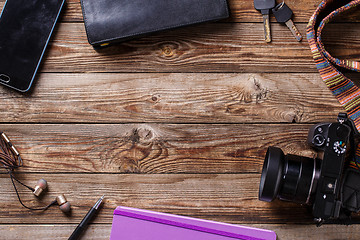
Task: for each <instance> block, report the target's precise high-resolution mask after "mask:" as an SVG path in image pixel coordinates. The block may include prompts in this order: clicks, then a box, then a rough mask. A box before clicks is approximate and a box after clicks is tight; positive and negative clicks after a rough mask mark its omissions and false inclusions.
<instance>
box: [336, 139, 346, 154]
mask: <svg viewBox="0 0 360 240" xmlns="http://www.w3.org/2000/svg"><path fill="white" fill-rule="evenodd" d="M333 149H334V151H335V153H336V154H337V155H340V154H344V153H345V151H346V144H345V142H343V141H335V142H334V146H333Z"/></svg>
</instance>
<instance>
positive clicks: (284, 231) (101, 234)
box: [0, 224, 360, 240]
mask: <svg viewBox="0 0 360 240" xmlns="http://www.w3.org/2000/svg"><path fill="white" fill-rule="evenodd" d="M245 225H246V226H249V227H255V228H263V229H269V230H272V231H275V232H276V234H277V236H278V238H277V239H278V240H286V239H297V240H308V239H318V240H339V239H342V240H346V239H349V240H351V239H353V240H355V239H359V238H360V234H359V230H360V226H359V225H352V226H336V227H334V226H329V225H328V226H321V227H320V228H317V227H316V226H315V225H293V224H286V225H280V224H245ZM75 228H76V225H75V224H69V225H35V226H34V225H0V234H1V236H3V237H4V238H5V239H7V240H18V239H30V238H33V239H42V240H60V239H66V238H68V237H69V236H70V235H71V233H72V231H73V230H74V229H75ZM110 232H111V225H110V224H92V225H90V226H89V228H88V229H87V230H86V231H85V233H84V236H83V239H89V240H91V239H94V240H95V239H96V240H97V239H109V237H110Z"/></svg>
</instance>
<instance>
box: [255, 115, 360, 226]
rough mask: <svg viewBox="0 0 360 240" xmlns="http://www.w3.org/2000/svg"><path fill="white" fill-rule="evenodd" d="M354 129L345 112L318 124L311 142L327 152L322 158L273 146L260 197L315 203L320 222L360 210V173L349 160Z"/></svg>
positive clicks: (321, 150)
mask: <svg viewBox="0 0 360 240" xmlns="http://www.w3.org/2000/svg"><path fill="white" fill-rule="evenodd" d="M352 129H353V128H352V122H351V121H350V120H349V119H348V118H347V115H346V114H343V113H340V114H339V116H338V121H337V122H333V123H319V124H316V125H314V126H313V127H312V128H311V129H310V130H309V134H308V140H307V142H308V144H309V145H310V146H312V147H313V148H314V149H316V150H317V151H319V152H322V153H323V154H322V155H323V157H322V159H318V158H315V159H312V158H308V157H302V156H297V155H290V154H288V155H284V153H283V152H282V150H281V149H280V148H276V147H269V148H268V151H267V153H266V157H265V161H264V166H263V170H262V174H261V181H260V188H259V199H260V200H262V201H267V202H271V201H273V200H274V199H275V198H279V199H280V200H286V201H292V202H297V203H301V204H307V205H312V214H313V216H314V219H315V221H316V222H317V223H318V224H321V223H324V222H329V221H332V222H334V220H336V221H338V222H339V223H341V221H342V223H344V222H345V221H346V220H348V219H349V218H350V214H351V212H358V211H359V210H360V186H358V185H360V184H359V183H360V173H359V171H356V170H353V169H351V168H350V167H349V165H348V164H346V163H347V160H346V159H347V158H346V156H347V155H349V154H348V153H349V152H350V151H351V150H349V149H352V150H353V147H352V146H351V145H353V135H354V131H353V130H352ZM349 145H350V147H349ZM348 148H349V149H348ZM350 155H354V154H350ZM350 157H354V156H350Z"/></svg>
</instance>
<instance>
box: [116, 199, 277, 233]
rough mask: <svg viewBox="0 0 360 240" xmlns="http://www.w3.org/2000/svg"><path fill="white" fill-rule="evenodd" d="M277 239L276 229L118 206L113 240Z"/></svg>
mask: <svg viewBox="0 0 360 240" xmlns="http://www.w3.org/2000/svg"><path fill="white" fill-rule="evenodd" d="M118 239H119V240H169V239H171V240H231V239H232V240H233V239H242V240H276V234H275V232H273V231H269V230H264V229H258V228H251V227H245V226H238V225H232V224H226V223H220V222H214V221H207V220H202V219H196V218H190V217H183V216H178V215H172V214H166V213H158V212H152V211H147V210H141V209H136V208H129V207H121V206H120V207H117V208H116V209H115V211H114V219H113V224H112V229H111V236H110V240H118Z"/></svg>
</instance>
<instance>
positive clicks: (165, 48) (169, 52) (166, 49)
mask: <svg viewBox="0 0 360 240" xmlns="http://www.w3.org/2000/svg"><path fill="white" fill-rule="evenodd" d="M162 54H163V55H164V56H165V57H172V56H174V50H173V48H172V47H170V46H168V45H166V46H163V47H162Z"/></svg>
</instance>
